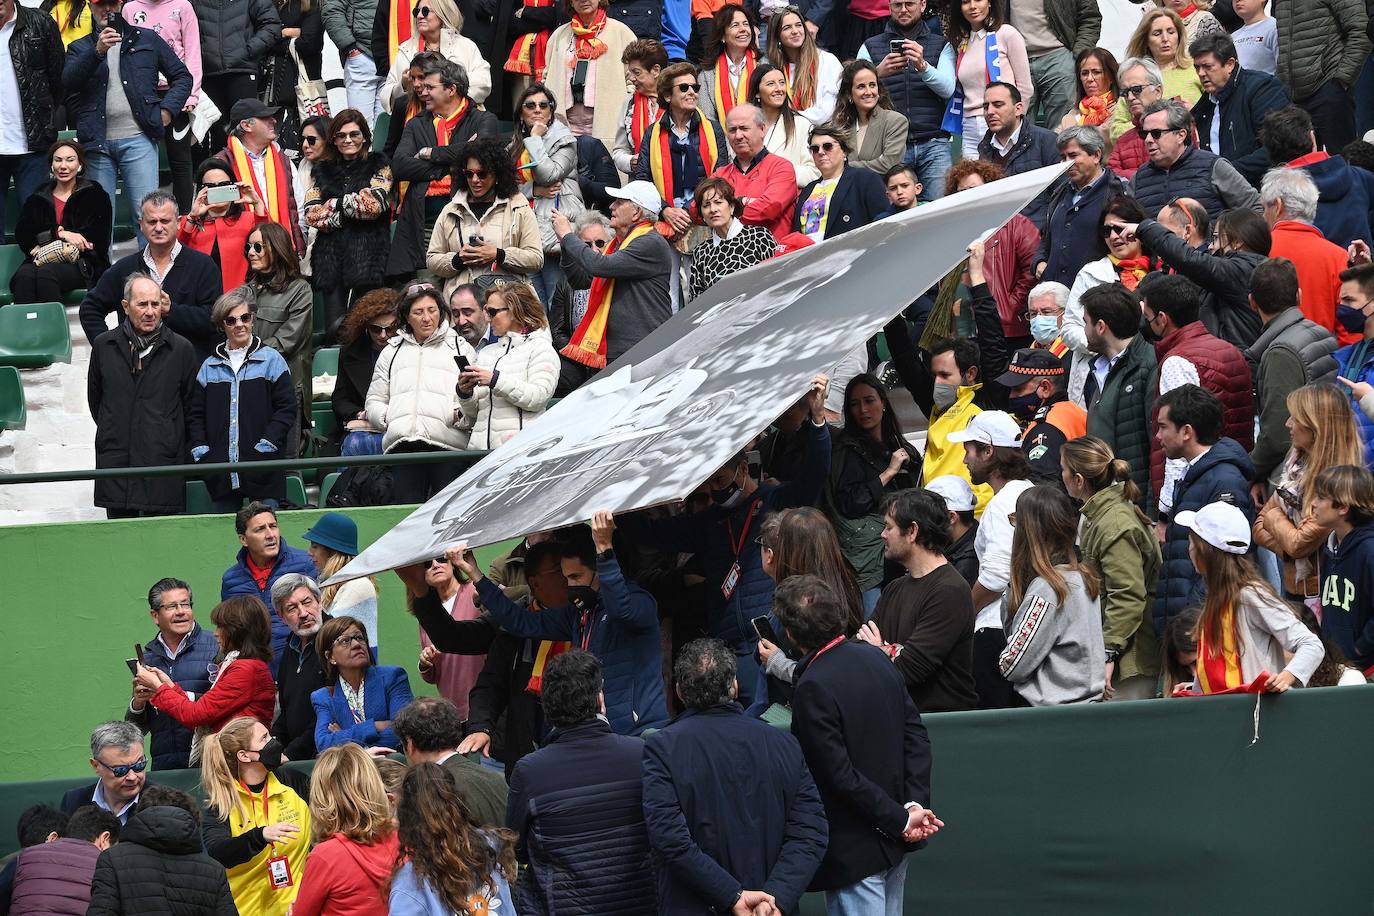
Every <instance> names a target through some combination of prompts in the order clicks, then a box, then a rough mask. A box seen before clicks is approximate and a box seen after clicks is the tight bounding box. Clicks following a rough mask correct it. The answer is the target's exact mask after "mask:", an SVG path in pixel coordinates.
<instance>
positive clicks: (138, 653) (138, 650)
mask: <svg viewBox="0 0 1374 916" xmlns="http://www.w3.org/2000/svg"><path fill="white" fill-rule="evenodd" d="M134 659H135V660H137V661H138V663H139V664H140V665H146V664H147V662H145V661H144V660H143V647H142V646H140V645H139V644H138V643H134Z"/></svg>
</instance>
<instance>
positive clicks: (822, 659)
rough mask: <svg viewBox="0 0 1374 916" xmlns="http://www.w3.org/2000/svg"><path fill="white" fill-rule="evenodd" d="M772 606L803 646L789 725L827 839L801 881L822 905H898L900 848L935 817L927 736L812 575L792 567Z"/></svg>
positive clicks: (894, 680)
mask: <svg viewBox="0 0 1374 916" xmlns="http://www.w3.org/2000/svg"><path fill="white" fill-rule="evenodd" d="M773 610H774V613H775V614H776V615H777V617H778V619H779V620H780V621H781V622H782V625H783V626H784V627H785V628H786V630H787V636H788V638H789V639H791V640H792V642H793V644H794V645H796V646H797V648H798V649H800V650H801V651H802V652H803V653H805V655H804V656H803V657H802V660H801V662H800V663H799V664H798V665H797V686H796V691H795V692H794V694H793V700H792V710H793V713H792V733H793V734H794V735H796V736H797V740H798V741H799V742H800V743H801V748H802V754H803V755H804V756H805V757H806V765H807V767H808V768H810V770H811V773H812V775H813V776H814V777H815V779H816V786H817V788H818V789H820V793H821V801H822V803H823V804H824V805H825V816H826V820H827V821H828V822H829V826H830V843H829V846H828V847H827V848H826V851H825V858H824V859H822V860H821V864H820V867H819V868H818V869H817V870H816V875H815V877H814V878H813V879H812V881H811V887H810V889H811V890H813V891H825V897H826V906H827V909H828V910H829V911H830V912H831V913H843V914H846V916H853V914H873V916H884V914H886V913H892V912H901V906H902V896H903V892H904V885H905V883H906V866H907V862H906V854H907V853H908V852H910V851H912V850H913V849H916V848H918V845H917V844H919V843H920V842H921V841H923V840H925V839H926V838H927V837H929V836H930V835H931V834H933V833H935V832H936V831H937V830H939V829H940V828H941V827H943V826H944V824H942V823H941V822H940V820H939V819H938V818H937V817H936V816H935V813H934V812H933V811H931V810H929V808H927V807H926V806H927V805H928V804H929V803H930V738H929V737H928V736H927V735H926V728H925V726H924V725H922V724H921V714H920V713H919V712H917V711H916V706H915V704H913V703H912V702H911V694H910V693H908V692H907V689H906V685H905V683H904V682H903V680H902V676H901V675H900V674H898V673H897V668H896V666H895V665H893V664H892V660H891V659H890V658H889V657H888V655H887V653H886V652H884V651H883V650H882V649H879V648H878V647H877V646H872V645H868V644H867V643H864V642H860V641H858V640H846V639H845V625H846V623H847V621H848V613H847V611H846V609H845V608H844V607H843V606H841V604H840V601H839V599H838V598H837V597H836V595H835V593H834V592H833V591H832V590H831V589H830V587H829V586H828V585H826V584H825V583H824V582H823V581H821V580H820V579H819V578H817V577H816V576H793V577H791V578H789V579H786V580H784V581H783V582H782V583H780V584H779V585H778V587H777V589H776V591H774V593H773Z"/></svg>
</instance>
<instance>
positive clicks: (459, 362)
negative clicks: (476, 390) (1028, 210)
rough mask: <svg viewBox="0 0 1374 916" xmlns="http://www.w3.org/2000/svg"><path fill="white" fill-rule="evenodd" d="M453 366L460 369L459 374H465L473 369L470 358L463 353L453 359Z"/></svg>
mask: <svg viewBox="0 0 1374 916" xmlns="http://www.w3.org/2000/svg"><path fill="white" fill-rule="evenodd" d="M453 364H454V365H455V366H457V367H458V371H459V372H463V371H465V370H467V369H468V368H470V367H471V364H470V363H469V362H468V358H467V357H466V356H464V355H463V354H461V353H459V354H458V355H457V356H455V357H453Z"/></svg>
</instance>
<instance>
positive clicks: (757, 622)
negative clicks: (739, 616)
mask: <svg viewBox="0 0 1374 916" xmlns="http://www.w3.org/2000/svg"><path fill="white" fill-rule="evenodd" d="M749 622H750V623H751V624H753V626H754V632H755V633H757V634H758V636H759V639H766V640H768V641H769V642H771V643H772V644H773V645H775V646H776V645H778V634H777V633H775V632H773V624H772V622H771V621H769V619H768V615H767V614H764V615H763V616H762V617H755V618H754V619H753V620H751V621H749Z"/></svg>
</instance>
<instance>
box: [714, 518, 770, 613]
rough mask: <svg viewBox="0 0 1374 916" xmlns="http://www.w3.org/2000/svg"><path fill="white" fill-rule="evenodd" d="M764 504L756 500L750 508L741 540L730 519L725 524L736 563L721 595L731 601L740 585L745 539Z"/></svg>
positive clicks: (732, 566)
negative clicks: (740, 559) (741, 556)
mask: <svg viewBox="0 0 1374 916" xmlns="http://www.w3.org/2000/svg"><path fill="white" fill-rule="evenodd" d="M762 502H763V500H762V498H757V497H756V498H755V499H754V504H753V505H751V506H750V507H749V514H748V515H747V516H745V519H744V530H743V531H741V532H740V533H739V539H738V540H736V539H735V526H734V524H733V523H732V522H731V521H729V520H728V519H727V520H726V522H725V530H726V531H728V532H729V533H730V547H731V549H732V550H734V551H735V562H734V563H733V564H731V566H730V571H729V572H728V573H726V574H725V581H724V582H722V583H721V584H720V593H721V594H722V595H724V596H725V600H726V601H729V600H730V596H731V595H733V594H734V593H735V587H736V586H738V585H739V577H740V567H739V555H740V551H742V550H744V539H745V538H747V537H749V528H750V527H751V526H752V525H753V524H754V516H755V515H757V514H758V511H759V505H760V504H761V503H762Z"/></svg>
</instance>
